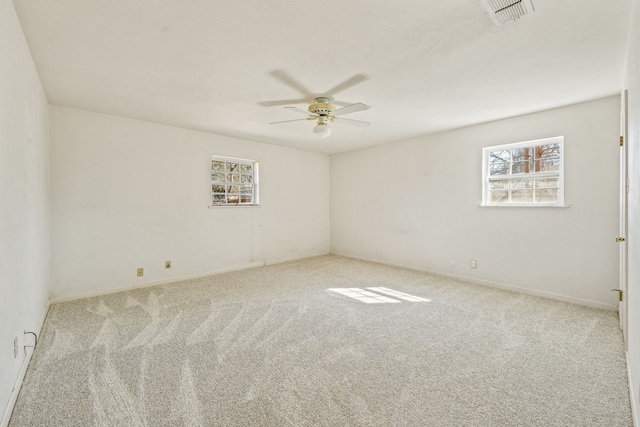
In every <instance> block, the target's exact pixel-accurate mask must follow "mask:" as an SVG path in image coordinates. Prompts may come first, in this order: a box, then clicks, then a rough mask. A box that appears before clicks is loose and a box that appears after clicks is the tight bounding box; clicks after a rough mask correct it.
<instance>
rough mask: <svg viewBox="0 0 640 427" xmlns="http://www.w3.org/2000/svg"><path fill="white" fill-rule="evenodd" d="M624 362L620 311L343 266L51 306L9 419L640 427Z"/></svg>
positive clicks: (320, 262)
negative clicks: (633, 415)
mask: <svg viewBox="0 0 640 427" xmlns="http://www.w3.org/2000/svg"><path fill="white" fill-rule="evenodd" d="M344 288H351V289H352V291H350V292H352V293H351V294H349V291H347V292H346V293H347V295H345V291H344V290H341V291H340V292H336V291H332V290H329V289H344ZM355 288H357V289H360V290H361V291H360V290H357V289H355ZM367 288H385V289H377V290H373V291H371V290H369V291H368V290H367ZM388 289H391V290H393V291H398V292H402V293H405V294H408V295H411V296H414V297H419V299H423V300H424V301H421V300H416V299H413V300H412V299H411V298H409V297H406V296H403V295H402V294H397V293H395V294H394V293H393V292H389V291H388ZM367 292H370V293H371V294H372V295H373V297H372V298H374V299H376V300H380V301H382V300H385V298H388V299H390V300H392V301H394V302H392V301H388V302H379V301H378V303H366V302H363V300H362V299H360V300H359V299H355V298H352V296H356V297H359V298H365V299H366V298H367V296H366V295H365V296H364V297H362V295H364V294H365V293H367ZM390 294H392V295H390ZM403 297H404V299H403ZM625 366H626V365H625V358H624V349H623V341H622V337H621V332H620V330H619V328H618V324H617V317H616V314H615V313H613V312H607V311H604V310H598V309H594V308H589V307H583V306H579V305H574V304H569V303H564V302H559V301H554V300H548V299H544V298H538V297H534V296H530V295H524V294H519V293H515V292H509V291H504V290H499V289H493V288H488V287H483V286H478V285H472V284H468V283H464V282H461V281H456V280H452V279H449V278H443V277H438V276H435V275H430V274H426V273H420V272H416V271H409V270H404V269H399V268H393V267H388V266H384V265H379V264H374V263H367V262H362V261H356V260H352V259H347V258H343V257H338V256H332V255H328V256H322V257H316V258H311V259H307V260H302V261H296V262H289V263H285V264H279V265H272V266H267V267H261V268H254V269H249V270H244V271H237V272H232V273H226V274H219V275H215V276H211V277H206V278H200V279H195V280H187V281H183V282H179V283H175V284H170V285H161V286H156V287H150V288H143V289H137V290H133V291H129V292H123V293H118V294H111V295H107V296H101V297H95V298H88V299H82V300H77V301H72V302H67V303H61V304H55V305H53V306H52V307H51V309H50V311H49V314H48V316H47V319H46V322H45V325H44V327H43V330H42V334H41V337H40V341H39V343H38V348H37V349H36V351H35V353H34V356H33V358H32V360H31V364H30V366H29V369H28V371H27V374H26V377H25V380H24V383H23V386H22V390H21V392H20V395H19V397H18V401H17V403H16V407H15V410H14V413H13V416H12V418H11V423H10V426H13V427H16V426H92V425H93V426H545V427H548V426H616V427H620V426H632V420H631V413H630V409H629V395H628V387H627V377H626V367H625Z"/></svg>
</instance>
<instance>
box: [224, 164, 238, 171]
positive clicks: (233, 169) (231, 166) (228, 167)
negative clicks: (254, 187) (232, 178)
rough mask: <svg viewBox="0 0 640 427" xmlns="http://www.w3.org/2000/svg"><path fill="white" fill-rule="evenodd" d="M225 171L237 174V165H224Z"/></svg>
mask: <svg viewBox="0 0 640 427" xmlns="http://www.w3.org/2000/svg"><path fill="white" fill-rule="evenodd" d="M226 165H227V167H226V170H227V172H237V171H238V164H237V163H227V164H226Z"/></svg>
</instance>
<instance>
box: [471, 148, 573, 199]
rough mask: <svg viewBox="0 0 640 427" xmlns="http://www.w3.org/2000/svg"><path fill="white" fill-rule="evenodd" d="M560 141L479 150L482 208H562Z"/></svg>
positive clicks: (562, 185) (562, 187) (561, 149)
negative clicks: (481, 164) (481, 170)
mask: <svg viewBox="0 0 640 427" xmlns="http://www.w3.org/2000/svg"><path fill="white" fill-rule="evenodd" d="M563 143H564V138H563V137H561V136H560V137H555V138H549V139H540V140H537V141H527V142H519V143H516V144H508V145H500V146H496V147H487V148H484V149H483V150H482V163H483V182H482V194H483V205H485V206H531V205H534V206H561V205H563V204H564V182H563V157H564V156H563Z"/></svg>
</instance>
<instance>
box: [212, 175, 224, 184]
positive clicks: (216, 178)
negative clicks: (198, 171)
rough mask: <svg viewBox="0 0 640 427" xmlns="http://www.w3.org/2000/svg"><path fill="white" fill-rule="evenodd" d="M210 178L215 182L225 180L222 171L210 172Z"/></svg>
mask: <svg viewBox="0 0 640 427" xmlns="http://www.w3.org/2000/svg"><path fill="white" fill-rule="evenodd" d="M211 180H213V181H215V182H225V181H226V174H224V173H213V174H211Z"/></svg>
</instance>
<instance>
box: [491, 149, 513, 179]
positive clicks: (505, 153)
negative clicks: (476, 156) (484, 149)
mask: <svg viewBox="0 0 640 427" xmlns="http://www.w3.org/2000/svg"><path fill="white" fill-rule="evenodd" d="M510 161H511V152H510V151H509V150H502V151H492V152H491V153H489V174H490V175H507V174H508V173H509V162H510Z"/></svg>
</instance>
